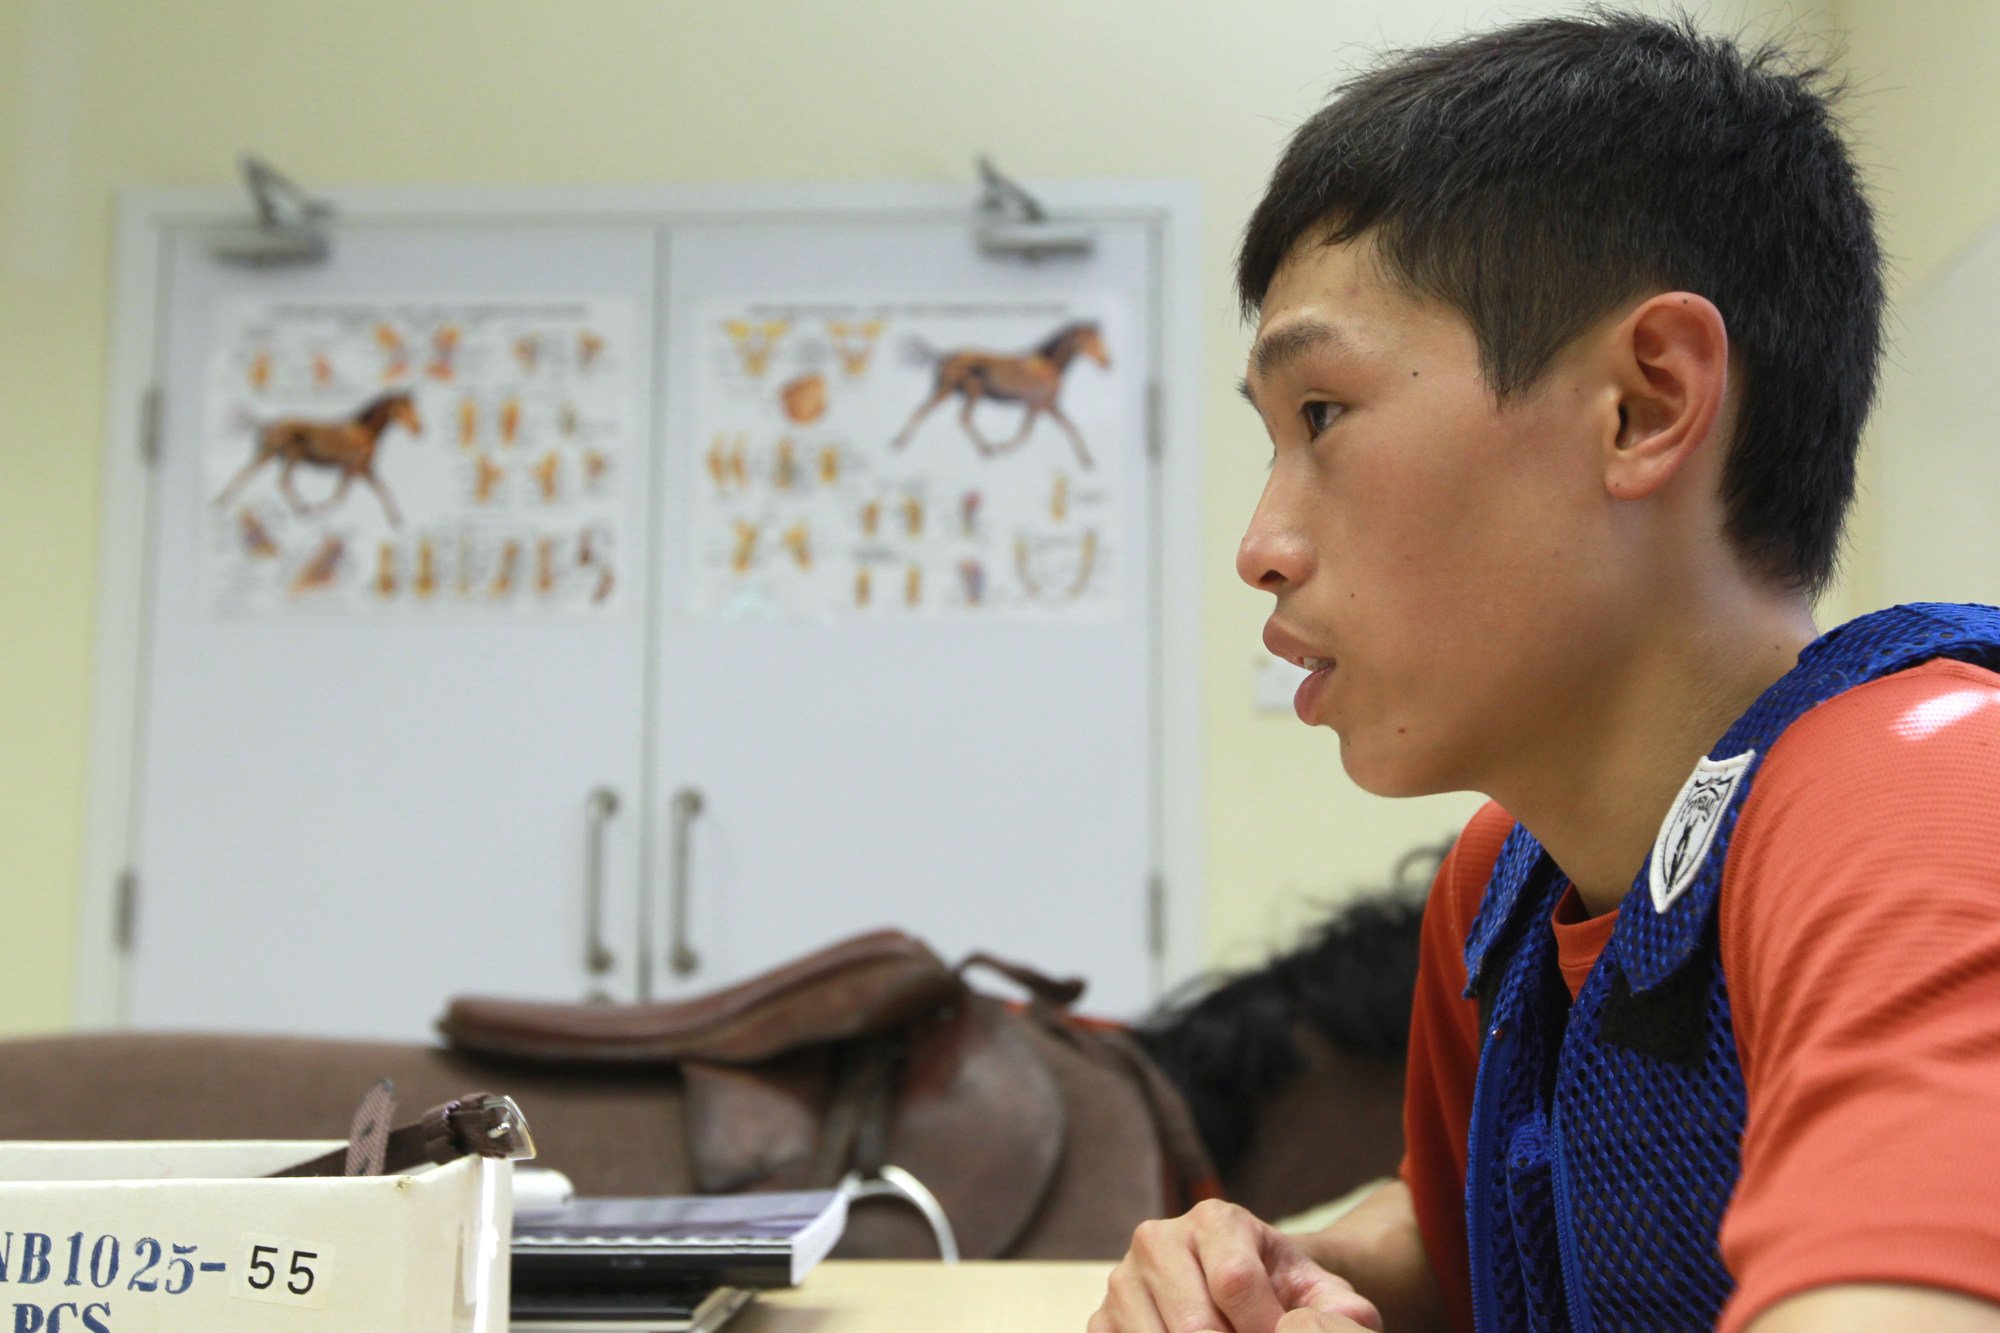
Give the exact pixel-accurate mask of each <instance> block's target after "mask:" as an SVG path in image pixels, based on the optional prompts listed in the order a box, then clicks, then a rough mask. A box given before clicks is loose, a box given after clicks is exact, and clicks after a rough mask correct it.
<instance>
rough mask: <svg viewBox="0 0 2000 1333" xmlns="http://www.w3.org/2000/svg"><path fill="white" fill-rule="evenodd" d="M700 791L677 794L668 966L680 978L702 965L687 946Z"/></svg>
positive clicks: (675, 799)
mask: <svg viewBox="0 0 2000 1333" xmlns="http://www.w3.org/2000/svg"><path fill="white" fill-rule="evenodd" d="M701 805H702V801H701V792H700V791H699V790H698V789H696V788H694V787H682V788H681V789H680V790H679V791H677V792H675V793H674V799H673V818H674V875H673V884H672V891H673V900H672V901H671V902H670V903H669V904H668V913H669V915H668V927H669V929H670V930H671V931H672V932H673V935H672V938H671V939H670V940H669V941H668V944H667V966H668V968H670V969H671V970H672V971H673V974H674V975H675V976H677V977H685V976H691V975H693V973H694V972H695V970H696V969H697V968H699V967H700V966H701V955H700V954H698V953H696V952H695V951H694V948H693V946H691V945H690V944H689V943H688V924H687V916H688V891H689V887H690V886H689V882H688V880H689V871H688V839H689V837H690V832H691V828H692V825H693V824H694V817H695V816H696V815H698V814H700V813H701Z"/></svg>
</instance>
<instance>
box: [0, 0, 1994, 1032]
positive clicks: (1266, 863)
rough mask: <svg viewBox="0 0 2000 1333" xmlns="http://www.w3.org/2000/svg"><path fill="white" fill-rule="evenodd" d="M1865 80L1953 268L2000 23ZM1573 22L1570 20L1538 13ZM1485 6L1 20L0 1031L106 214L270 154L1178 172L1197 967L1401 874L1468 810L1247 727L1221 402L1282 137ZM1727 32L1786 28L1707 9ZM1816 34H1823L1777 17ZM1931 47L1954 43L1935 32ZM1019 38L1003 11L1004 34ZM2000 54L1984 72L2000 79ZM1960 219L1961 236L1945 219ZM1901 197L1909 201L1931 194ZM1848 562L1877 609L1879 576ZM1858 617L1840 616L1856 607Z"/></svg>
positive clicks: (1152, 0)
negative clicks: (1197, 649) (1942, 139)
mask: <svg viewBox="0 0 2000 1333" xmlns="http://www.w3.org/2000/svg"><path fill="white" fill-rule="evenodd" d="M1831 2H1832V3H1834V6H1835V17H1837V18H1839V19H1840V20H1841V21H1843V22H1845V23H1847V24H1849V25H1851V26H1852V27H1853V28H1854V30H1855V40H1854V43H1853V49H1854V60H1855V67H1856V69H1857V70H1858V71H1860V72H1861V73H1862V75H1863V78H1864V82H1866V83H1867V84H1868V85H1869V87H1870V93H1869V101H1868V102H1867V104H1866V105H1865V107H1864V108H1863V116H1862V124H1863V126H1864V128H1865V130H1866V132H1867V134H1868V139H1869V150H1868V153H1869V160H1870V161H1871V162H1874V163H1891V162H1893V163H1895V164H1896V170H1895V171H1894V172H1893V173H1885V175H1884V181H1885V184H1886V185H1887V187H1888V189H1889V191H1891V193H1890V194H1889V195H1888V197H1887V198H1886V199H1885V203H1886V204H1887V207H1886V208H1885V214H1886V216H1887V217H1888V219H1889V221H1890V230H1891V236H1892V240H1893V241H1894V242H1895V243H1897V244H1898V245H1899V246H1900V247H1901V249H1902V252H1903V253H1904V254H1905V257H1906V266H1907V264H1909V263H1912V262H1922V263H1932V262H1934V261H1935V259H1936V257H1937V256H1938V255H1940V254H1942V253H1943V252H1944V251H1946V250H1948V249H1949V248H1950V247H1951V245H1952V244H1953V243H1954V241H1953V239H1952V238H1954V237H1957V236H1959V235H1961V234H1963V233H1965V232H1967V231H1969V230H1970V228H1971V227H1973V226H1976V225H1977V222H1978V220H1979V219H1981V218H1984V217H1985V216H1987V215H1989V214H1991V213H1992V212H1993V210H1994V205H1995V202H1996V199H1995V196H1996V195H2000V175H1996V176H1993V177H1991V178H1990V179H1988V180H1986V181H1984V182H1983V183H1981V184H1979V185H1977V186H1968V185H1965V184H1963V183H1962V180H1961V177H1960V175H1959V171H1958V168H1959V165H1960V164H1959V162H1958V161H1957V160H1956V159H1955V157H1954V155H1953V154H1952V153H1951V152H1948V151H1946V150H1944V149H1942V148H1940V147H1938V146H1937V145H1936V144H1935V143H1933V142H1932V140H1931V136H1932V135H1933V134H1935V133H1939V132H1947V131H1948V132H1953V133H1955V132H1957V131H1958V129H1959V126H1960V125H1961V124H1966V125H1968V126H1970V127H1971V131H1972V137H1970V138H1969V139H1967V140H1966V142H1968V143H1970V144H1973V145H1975V147H1974V148H1972V149H1968V150H1967V151H1966V153H1965V155H1964V160H1965V162H1966V163H1975V162H1977V161H1980V160H1982V158H1981V156H1980V155H1979V154H1978V151H1977V150H1978V149H1979V148H1984V149H1987V150H1988V151H1987V152H1986V153H1985V154H1984V159H1983V160H1992V154H1991V152H1990V148H1991V145H1990V144H1989V143H1988V140H1990V139H1991V138H1993V137H1995V136H2000V127H1996V125H1995V124H1993V123H1975V122H1981V121H1982V116H1983V120H1984V121H1985V122H1993V121H1996V119H2000V118H1995V117H1993V116H1991V115H1984V114H1983V113H1982V111H1981V108H1990V106H1991V103H1992V102H1993V100H1994V95H1993V94H1991V93H1989V92H1987V91H1986V89H1987V87H1988V86H1989V85H1991V84H1992V83H1993V80H1992V78H1991V76H1992V75H1993V73H1994V72H1995V71H1994V70H1993V69H1992V68H1991V66H1993V65H1994V64H1996V63H2000V56H1996V55H1994V54H1993V52H1994V51H1995V50H1996V44H1995V43H1994V42H1993V41H1992V40H1991V39H1992V37H1993V36H1995V35H1996V34H1995V33H1994V28H1995V26H1996V24H2000V17H1996V16H1995V15H1994V14H1993V13H1991V12H1989V11H1988V10H1987V8H1986V7H1985V6H1984V5H1982V4H1979V3H1973V2H1972V0H1961V2H1960V3H1953V4H1943V3H1940V4H1937V5H1935V6H1932V5H1926V6H1922V7H1916V6H1908V7H1892V5H1891V4H1890V3H1888V0H1847V2H1846V3H1839V0H1831ZM1544 7H1549V6H1544ZM1531 8H1534V6H1527V5H1511V6H1505V7H1500V6H1492V5H1475V4H1469V3H1464V2H1463V0H1458V2H1453V0H1342V3H1339V4H1331V3H1327V0H1256V3H1254V4H1241V3H1234V2H1230V0H1210V2H1207V3H1196V2H1195V0H1116V2H1115V3H1114V2H1113V0H1014V3H1012V4H1009V5H1007V6H1005V7H1002V8H998V9H996V8H995V7H993V6H989V5H980V4H971V3H965V4H947V3H940V2H939V0H901V2H899V3H894V4H891V3H885V2H879V0H878V2H876V3H861V2H858V0H857V2H856V3H849V4H842V5H832V4H822V3H815V2H814V0H761V2H760V3H758V4H755V5H748V4H716V3H712V2H711V0H585V2H583V3H571V4H551V3H547V2H546V0H486V2H485V3H478V4H473V3H447V2H445V0H433V3H427V4H422V5H410V4H405V3H392V2H391V0H341V3H338V4H325V3H321V2H320V0H9V2H8V3H0V629H4V631H5V639H4V643H5V645H6V647H5V648H4V649H0V923H4V927H5V928H4V929H0V1031H25V1030H33V1029H40V1028H48V1027H54V1026H60V1025H61V1024H63V1023H65V1022H66V1021H67V1018H68V1013H69V991H68V988H69V977H70V967H71V961H72V959H73V957H74V940H73V925H72V922H73V916H74V911H75V902H76V897H77V893H78V873H79V872H78V862H79V843H80V839H81V830H82V812H83V802H84V794H85V793H84V781H85V773H84V755H85V747H86V743H87V739H88V737H87V730H88V716H87V715H88V703H89V689H90V674H91V669H92V656H91V643H90V632H91V631H90V626H91V617H92V609H93V597H94V587H95V585H94V579H95V571H94V568H93V564H94V558H95V550H96V542H97V527H96V524H97V499H98V476H99V466H100V464H99V459H100V451H101V449H102V440H101V438H100V433H99V432H100V422H101V416H102V396H103V380H104V373H105V355H106V330H107V318H108V313H109V312H108V310H107V305H108V300H109V295H108V293H109V282H110V278H111V274H110V271H109V249H110V246H109V242H110V223H111V216H112V214H111V207H112V192H113V190H114V189H115V188H116V187H118V186H120V185H126V184H221V183H224V182H227V181H229V180H230V179H231V173H232V163H233V161H234V159H235V156H236V154H237V153H238V152H239V151H240V150H243V149H246V148H247V149H253V150H255V151H257V152H259V153H261V154H263V155H265V156H267V157H269V158H270V159H271V160H273V161H274V162H276V163H278V164H279V165H280V166H281V167H282V168H283V169H285V170H286V171H288V172H290V173H291V174H293V175H294V176H296V177H297V178H298V179H300V180H302V181H304V182H307V183H309V184H314V185H330V184H337V183H346V182H361V183H375V182H447V183H457V182H503V183H506V182H519V183H560V182H606V181H608V182H625V181H639V182H653V181H669V180H671V181H684V180H711V181H712V180H752V179H754V180H771V179H788V180H798V179H803V180H845V179H880V178H908V177H926V178H934V179H950V180H959V179H966V178H967V173H968V171H969V166H970V159H971V156H972V154H973V153H974V152H976V151H980V150H986V151H990V152H992V153H994V154H995V155H996V156H997V157H998V159H999V160H1000V161H1001V162H1002V163H1003V164H1005V165H1006V166H1007V167H1008V168H1009V169H1011V170H1013V171H1015V172H1017V173H1019V174H1021V175H1023V176H1026V177H1029V178H1034V177H1038V176H1040V177H1052V176H1079V175H1090V176H1104V175H1115V176H1181V177H1192V178H1194V179H1196V180H1198V181H1199V183H1200V186H1201V191H1202V205H1203V209H1204V220H1205V223H1206V235H1205V242H1204V251H1203V274H1202V277H1203V282H1204V284H1205V286H1204V288H1203V292H1202V302H1203V304H1202V332H1203V336H1204V339H1205V344H1206V352H1207V356H1206V359H1205V364H1204V371H1203V381H1202V385H1201V391H1202V394H1203V397H1204V417H1203V442H1202V447H1203V449H1204V451H1205V454H1206V463H1205V472H1206V477H1205V495H1204V503H1205V505H1206V506H1207V520H1206V526H1205V530H1204V532H1203V534H1202V538H1201V540H1202V549H1203V552H1204V557H1205V563H1206V569H1207V576H1206V581H1205V584H1204V587H1203V589H1202V593H1203V596H1204V598H1205V609H1204V616H1205V625H1206V631H1205V635H1204V640H1205V649H1204V654H1205V656H1204V669H1205V671H1206V674H1207V697H1206V708H1205V716H1204V726H1205V741H1206V745H1207V752H1208V765H1207V769H1206V774H1205V783H1206V827H1207V835H1208V844H1209V860H1208V870H1209V876H1208V878H1209V888H1210V896H1209V902H1208V909H1207V922H1208V940H1207V946H1208V954H1209V956H1210V957H1213V958H1216V959H1241V958H1243V957H1246V956H1248V955H1250V954H1252V953H1254V952H1255V951H1256V950H1258V949H1261V948H1262V947H1265V945H1266V943H1267V942H1268V941H1271V940H1274V939H1277V938H1280V937H1281V936H1282V935H1283V934H1284V933H1285V932H1286V931H1288V930H1290V929H1292V928H1294V927H1295V926H1296V924H1297V923H1298V922H1299V921H1300V920H1302V919H1303V918H1304V917H1305V916H1306V915H1307V914H1309V913H1310V912H1311V911H1312V910H1313V904H1314V903H1315V901H1320V900H1325V899H1328V898H1332V897H1337V896H1339V895H1341V894H1343V893H1345V892H1347V891H1349V890H1351V889H1352V888H1354V887H1357V886H1364V885H1367V884H1371V883H1375V882H1378V881H1380V880H1382V879H1383V878H1384V877H1385V876H1386V874H1387V872H1388V869H1389V867H1390V866H1391V865H1392V864H1393V863H1394V861H1395V859H1396V858H1397V856H1398V855H1399V854H1400V853H1401V852H1402V851H1403V850H1404V849H1405V848H1407V847H1409V846H1410V845H1412V844H1413V843H1415V842H1417V841H1420V840H1424V839H1429V838H1434V837H1437V836H1440V835H1443V834H1445V833H1447V832H1449V831H1450V830H1451V829H1452V828H1453V827H1454V826H1455V825H1456V823H1457V822H1458V820H1459V819H1460V818H1461V817H1462V816H1463V815H1464V814H1465V813H1466V812H1467V811H1468V810H1469V809H1470V808H1471V805H1472V801H1471V800H1470V798H1437V799H1434V800H1429V801H1418V802H1397V803H1389V802H1382V801H1377V800H1374V799H1372V798H1369V797H1366V796H1365V795H1363V794H1361V793H1359V792H1358V791H1356V790H1355V789H1354V788H1353V787H1352V786H1351V785H1350V784H1349V783H1347V781H1346V780H1345V778H1344V777H1343V776H1342V775H1341V773H1340V770H1339V764H1338V760H1337V756H1336V753H1335V748H1334V746H1333V744H1332V743H1331V737H1330V736H1329V735H1327V734H1326V733H1309V732H1307V731H1305V730H1304V729H1303V728H1301V727H1299V726H1298V724H1297V723H1296V722H1295V721H1293V720H1292V719H1290V718H1289V716H1287V715H1268V714H1265V715H1260V714H1257V713H1256V712H1254V711H1253V709H1252V707H1251V703H1250V694H1251V684H1252V679H1251V669H1252V667H1253V665H1254V664H1255V662H1256V661H1257V659H1258V657H1259V654H1260V651H1261V650H1260V649H1259V648H1258V646H1257V634H1258V631H1259V628H1260V626H1261V623H1262V620H1263V617H1264V614H1265V606H1264V599H1262V598H1260V597H1258V596H1256V595H1254V594H1252V593H1250V592H1249V591H1248V590H1246V589H1243V588H1241V587H1240V586H1239V585H1237V584H1236V582H1235V579H1234V575H1233V573H1232V565H1231V557H1232V554H1233V552H1234V548H1235V544H1236V537H1237V533H1238V530H1239V525H1240V523H1241V522H1242V520H1243V518H1244V517H1245V516H1246V515H1247V513H1248V511H1249V507H1250V505H1251V503H1252V502H1253V500H1254V498H1255V496H1256V492H1257V489H1258V486H1259V484H1260V482H1261V479H1262V475H1263V473H1262V465H1263V457H1264V453H1265V445H1264V442H1263V440H1262V437H1261V434H1260V432H1259V430H1258V429H1257V426H1256V423H1255V421H1254V419H1253V418H1252V417H1251V416H1250V415H1249V413H1248V412H1247V410H1246V409H1245V408H1244V407H1243V406H1242V405H1241V404H1240V403H1239V402H1237V401H1236V399H1235V395H1234V393H1233V390H1232V385H1233V383H1234V379H1235V376H1236V375H1237V374H1239V373H1240V358H1241V355H1242V349H1243V345H1244V332H1243V330H1242V328H1241V326H1240V325H1239V324H1238V323H1237V321H1236V319H1235V316H1234V312H1233V310H1232V308H1231V305H1230V302H1229V299H1228V290H1227V283H1226V274H1227V269H1228V261H1229V257H1230V251H1231V247H1232V244H1233V241H1234V237H1235V233H1236V231H1237V230H1238V228H1239V227H1240V226H1241V223H1242V220H1243V218H1244V216H1245V214H1246V213H1247V211H1248V208H1249V207H1250V205H1251V203H1252V202H1253V201H1254V199H1255V197H1256V194H1257V192H1258V189H1259V187H1260V185H1261V183H1262V180H1263V177H1264V174H1265V172H1266V171H1267V170H1268V169H1269V166H1270V163H1271V161H1272V159H1273V156H1274V154H1275V152H1276V149H1277V147H1278V145H1279V143H1280V142H1281V141H1282V139H1283V137H1284V135H1285V134H1286V133H1287V132H1288V130H1289V129H1290V127H1291V126H1292V125H1294V124H1295V123H1296V122H1297V121H1298V120H1299V119H1300V118H1301V117H1302V116H1303V115H1304V114H1305V113H1306V112H1307V111H1308V110H1309V109H1310V108H1312V107H1313V106H1314V105H1316V104H1317V103H1318V101H1319V100H1320V98H1321V97H1322V96H1323V94H1324V92H1325V90H1326V89H1327V87H1328V86H1329V84H1330V83H1331V81H1332V79H1333V77H1334V76H1335V75H1336V74H1337V72H1338V71H1339V70H1340V69H1341V68H1342V67H1343V65H1345V64H1348V63H1351V62H1352V61H1353V60H1354V59H1356V58H1357V57H1358V56H1360V55H1362V54H1364V53H1365V48H1366V47H1368V46H1373V45H1376V44H1379V43H1382V42H1385V41H1386V42H1409V41H1421V40H1425V39H1428V38H1432V37H1436V36H1440V35H1444V34H1447V33H1450V32H1452V31H1456V30H1457V29H1459V28H1460V27H1462V26H1464V25H1465V24H1466V23H1467V22H1468V21H1470V22H1483V21H1486V20H1488V19H1491V18H1496V17H1503V16H1506V15H1509V14H1518V13H1523V12H1527V11H1528V10H1529V9H1531ZM1705 8H1707V9H1708V10H1710V11H1711V12H1716V13H1720V14H1725V15H1733V14H1740V13H1742V12H1745V11H1746V10H1747V11H1753V12H1754V11H1759V10H1762V9H1764V8H1765V6H1764V5H1762V4H1756V3H1749V2H1748V0H1745V3H1717V4H1714V5H1711V6H1706V7H1705ZM1788 9H1789V13H1790V15H1791V16H1792V17H1793V18H1794V19H1795V20H1796V21H1797V23H1798V24H1799V26H1801V27H1802V28H1804V29H1806V30H1808V31H1813V30H1818V29H1820V28H1823V27H1824V23H1825V13H1824V10H1823V8H1822V7H1821V6H1820V5H1816V4H1813V3H1810V2H1809V0H1800V3H1797V4H1793V5H1791V6H1789V7H1788ZM1934 15H1935V16H1936V17H1933V16H1934ZM1000 16H1004V17H1000ZM1982 52H1983V53H1986V54H1985V55H1984V58H1983V60H1982V54H1981V53H1982ZM1954 193H1956V195H1957V196H1958V197H1956V198H1953V199H1951V200H1950V202H1949V209H1948V212H1949V216H1948V217H1947V218H1942V219H1941V218H1939V217H1937V216H1935V215H1934V214H1933V211H1932V208H1933V204H1934V202H1935V201H1936V200H1937V199H1938V198H1939V197H1940V196H1948V195H1952V194H1954ZM1905 200H1908V201H1909V202H1907V203H1905V202H1904V201H1905ZM1860 554H1861V556H1862V558H1861V559H1860V560H1858V561H1857V562H1856V571H1857V584H1856V586H1860V587H1865V582H1866V580H1865V575H1866V552H1865V550H1864V551H1862V552H1861V553H1860ZM1861 596H1862V594H1859V593H1846V594H1843V598H1844V599H1845V600H1844V601H1843V605H1844V604H1845V601H1851V600H1856V599H1858V598H1860V597H1861Z"/></svg>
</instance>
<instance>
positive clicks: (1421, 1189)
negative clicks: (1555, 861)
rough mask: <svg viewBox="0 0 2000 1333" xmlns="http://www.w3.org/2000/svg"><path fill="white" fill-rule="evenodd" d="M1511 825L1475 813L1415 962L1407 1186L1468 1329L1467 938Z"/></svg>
mask: <svg viewBox="0 0 2000 1333" xmlns="http://www.w3.org/2000/svg"><path fill="white" fill-rule="evenodd" d="M1513 827H1514V821H1513V819H1512V818H1511V817H1510V816H1509V815H1508V814H1507V812H1506V811H1505V810H1502V809H1501V808H1500V807H1499V806H1497V805H1487V806H1484V807H1483V808H1481V809H1480V811H1479V812H1478V813H1477V814H1475V815H1474V816H1473V817H1472V820H1471V822H1470V823H1468V824H1467V825H1466V827H1465V830H1464V832H1462V833H1460V834H1459V836H1458V841H1457V842H1456V843H1454V844H1453V845H1452V849H1451V852H1450V853H1449V854H1448V855H1447V856H1446V857H1445V859H1444V864H1443V865H1441V866H1439V867H1438V873H1437V879H1436V880H1435V881H1434V882H1433V883H1432V885H1431V896H1430V899H1429V901H1428V902H1427V903H1426V904H1425V906H1424V921H1423V929H1422V934H1421V937H1420V940H1419V950H1418V959H1417V989H1416V995H1415V998H1414V1000H1413V1001H1412V1005H1411V1012H1410V1062H1409V1071H1408V1074H1407V1075H1406V1078H1405V1082H1404V1093H1403V1143H1404V1145H1405V1147H1404V1153H1403V1166H1402V1171H1401V1175H1402V1179H1403V1183H1404V1184H1405V1185H1407V1186H1409V1189H1410V1198H1411V1201H1412V1203H1413V1204H1414V1206H1415V1208H1416V1214H1417V1227H1418V1230H1419V1231H1420V1232H1422V1234H1423V1238H1424V1249H1425V1252H1426V1253H1427V1254H1428V1256H1429V1258H1430V1262H1431V1268H1432V1271H1433V1272H1435V1273H1436V1275H1437V1279H1438V1286H1439V1287H1440V1288H1441V1289H1442V1290H1443V1292H1444V1298H1445V1309H1446V1310H1447V1312H1449V1314H1450V1315H1451V1321H1452V1327H1453V1328H1455V1329H1459V1330H1462V1331H1464V1330H1470V1329H1471V1328H1472V1279H1471V1265H1470V1262H1469V1260H1468V1258H1467V1252H1466V1239H1465V1158H1466V1151H1467V1139H1468V1135H1469V1132H1470V1130H1471V1126H1472V1089H1473V1083H1474V1081H1475V1079H1476V1078H1477V1076H1478V1072H1479V1007H1478V1005H1477V1004H1476V1003H1475V1002H1474V1001H1471V1000H1468V999H1465V998H1464V995H1465V937H1466V933H1467V932H1468V931H1469V930H1470V929H1471V926H1472V918H1473V917H1474V916H1475V915H1477V914H1478V911H1479V900H1480V897H1481V895H1482V894H1484V892H1485V890H1486V881H1487V880H1488V879H1489V878H1491V877H1492V874H1493V863H1494V862H1495V861H1497V860H1498V859H1499V857H1500V845H1501V844H1502V843H1503V842H1505V841H1506V839H1507V834H1508V832H1509V831H1510V830H1512V828H1513Z"/></svg>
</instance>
